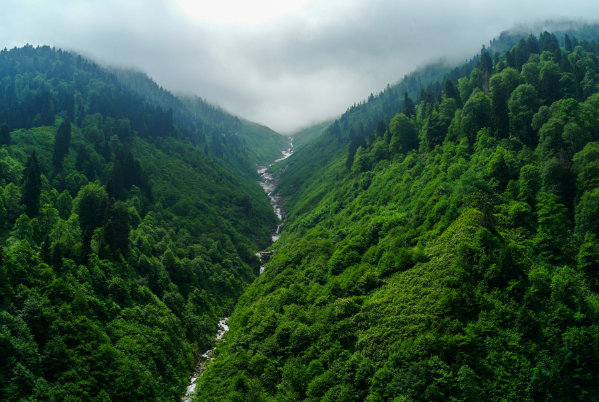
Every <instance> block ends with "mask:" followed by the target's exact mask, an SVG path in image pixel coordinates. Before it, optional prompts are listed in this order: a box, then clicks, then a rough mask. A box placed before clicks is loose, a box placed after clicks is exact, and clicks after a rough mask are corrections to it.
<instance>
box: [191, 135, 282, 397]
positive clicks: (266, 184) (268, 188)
mask: <svg viewBox="0 0 599 402" xmlns="http://www.w3.org/2000/svg"><path fill="white" fill-rule="evenodd" d="M282 153H283V156H282V157H280V158H279V159H277V160H275V161H274V162H273V163H276V162H279V161H282V160H284V159H287V158H289V157H290V156H291V155H292V154H293V140H292V139H290V140H289V148H287V149H286V150H284V151H282ZM273 163H270V164H267V165H260V166H257V170H258V174H259V175H260V176H262V178H261V179H260V181H258V184H260V187H262V188H263V189H264V191H265V192H266V194H268V198H269V200H270V205H272V208H273V209H274V211H275V214H276V215H277V217H278V218H279V219H280V220H281V221H284V220H285V211H284V210H283V205H285V202H286V201H287V198H288V197H281V196H279V195H276V194H273V191H275V188H276V187H277V184H279V177H273V175H272V174H271V173H267V172H266V170H267V169H268V168H269V167H270V166H271V165H272V164H273ZM281 226H282V224H281V225H278V226H277V228H276V229H275V230H273V232H272V241H273V243H274V242H276V241H277V240H279V237H280V236H281ZM271 253H272V251H271V252H266V251H260V252H258V253H256V255H257V256H258V257H259V258H260V263H261V265H260V274H262V272H264V264H266V262H267V261H268V259H269V258H270V255H271ZM228 319H229V318H228V317H224V318H221V320H220V321H219V322H218V331H216V335H215V336H214V339H215V340H216V343H217V344H218V342H219V341H220V340H221V339H222V337H223V336H224V335H225V333H226V332H227V331H228V330H229V325H228V324H227V321H228ZM215 347H216V346H215ZM213 351H214V348H212V349H209V350H207V351H206V352H205V353H203V354H202V355H200V356H198V364H197V365H196V370H195V371H194V372H193V373H191V375H190V377H189V385H188V386H187V390H186V391H185V395H184V396H183V398H181V401H183V402H189V401H191V400H192V397H193V393H194V391H195V389H196V385H197V381H198V378H199V377H200V376H201V375H202V373H203V372H204V370H206V367H207V366H208V362H209V361H210V360H212V358H213Z"/></svg>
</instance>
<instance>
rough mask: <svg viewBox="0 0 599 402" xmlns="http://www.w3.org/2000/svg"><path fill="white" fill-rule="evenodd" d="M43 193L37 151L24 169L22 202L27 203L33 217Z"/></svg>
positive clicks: (29, 212)
mask: <svg viewBox="0 0 599 402" xmlns="http://www.w3.org/2000/svg"><path fill="white" fill-rule="evenodd" d="M41 193H42V179H41V172H40V168H39V165H38V162H37V155H36V154H35V151H33V153H32V154H31V156H30V157H29V159H27V167H26V168H25V170H24V171H23V195H22V197H21V203H22V204H25V206H26V211H27V215H28V216H29V217H30V218H33V217H34V216H35V215H36V214H37V212H38V210H39V203H40V195H41Z"/></svg>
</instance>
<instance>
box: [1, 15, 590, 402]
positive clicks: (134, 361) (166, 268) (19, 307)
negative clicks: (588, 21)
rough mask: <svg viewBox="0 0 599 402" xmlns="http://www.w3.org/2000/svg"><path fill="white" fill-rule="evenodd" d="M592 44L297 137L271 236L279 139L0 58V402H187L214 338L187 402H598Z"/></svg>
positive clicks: (51, 67)
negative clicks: (191, 385) (189, 400)
mask: <svg viewBox="0 0 599 402" xmlns="http://www.w3.org/2000/svg"><path fill="white" fill-rule="evenodd" d="M598 39H599V26H596V25H584V26H581V27H579V28H578V29H568V30H567V31H556V32H547V31H543V32H541V33H540V34H538V35H537V34H530V33H529V32H526V33H522V32H505V33H502V34H501V35H500V36H499V37H498V38H495V39H494V40H492V41H490V42H489V45H488V46H486V45H485V46H483V47H482V49H481V51H480V53H478V54H476V55H475V56H474V57H472V58H471V59H469V60H468V61H466V62H465V63H464V64H463V65H460V66H449V65H446V64H440V63H438V64H433V65H429V66H426V67H424V68H422V69H419V70H418V71H414V72H413V73H411V74H408V75H406V76H404V78H403V79H402V80H400V81H399V82H397V83H395V84H393V85H387V87H386V88H384V89H383V90H382V91H380V92H378V93H376V94H375V93H371V94H370V95H369V96H368V97H367V99H364V100H363V101H359V102H356V103H354V104H353V105H351V106H350V107H348V108H347V110H346V112H345V113H344V114H343V115H341V116H340V117H339V118H337V119H334V120H331V121H325V122H322V123H321V124H318V125H315V126H313V127H307V128H305V129H303V130H301V131H299V132H298V133H296V135H295V136H294V137H293V141H294V144H295V145H296V146H297V151H296V152H295V153H294V154H293V155H292V156H291V157H289V158H287V159H285V160H282V161H280V162H277V163H275V164H273V165H272V166H270V167H269V172H271V173H273V174H274V175H276V176H277V177H278V179H279V182H278V187H277V189H276V190H275V192H276V193H278V194H280V195H281V196H284V197H289V200H288V201H287V203H286V204H285V211H286V214H285V215H286V221H285V222H281V221H280V220H279V219H278V218H277V216H276V215H275V214H274V212H273V209H272V207H271V205H270V204H269V198H268V196H267V195H266V194H265V193H264V192H263V190H262V188H261V187H260V186H259V185H258V184H257V182H256V181H257V180H259V179H260V176H259V175H258V174H257V172H256V165H257V164H260V165H262V164H266V163H269V162H272V161H273V160H275V159H277V158H278V157H279V156H280V155H281V154H280V151H281V150H282V149H284V148H287V147H288V146H289V138H287V137H284V136H281V135H279V134H277V133H276V132H274V131H272V130H270V129H269V128H267V127H264V126H261V125H259V124H256V123H252V122H249V121H247V120H244V119H242V118H239V117H237V116H233V115H231V114H229V113H227V112H226V111H225V110H223V109H221V108H220V107H218V106H217V105H213V104H210V103H209V102H208V101H207V100H206V99H203V98H201V97H199V96H194V97H183V96H182V97H178V96H175V95H173V94H172V93H171V92H169V91H168V90H166V89H164V88H162V87H161V86H160V85H158V84H157V83H156V82H154V81H153V80H152V79H151V78H149V77H148V76H147V75H145V74H144V73H143V72H139V71H135V70H123V69H116V68H105V67H102V66H100V65H99V64H97V63H96V62H94V61H91V60H88V59H86V58H84V57H82V56H80V55H78V54H76V53H73V52H66V51H62V50H60V49H56V48H54V47H49V46H38V47H33V46H31V45H26V46H24V47H21V48H17V47H15V48H13V49H10V50H8V49H4V50H2V51H0V356H1V358H0V400H3V401H4V400H6V401H98V402H99V401H102V402H106V401H133V400H140V401H141V400H143V401H177V400H181V397H182V395H183V394H184V392H185V388H186V386H187V385H188V378H189V375H190V374H191V373H192V372H193V371H194V369H195V368H196V365H197V363H198V362H199V360H200V355H201V354H202V353H204V352H205V351H206V350H207V349H210V348H212V347H213V346H214V345H215V341H214V335H215V333H216V330H217V322H218V321H219V319H221V318H222V317H230V318H229V325H230V330H229V331H228V332H227V333H226V334H225V336H224V338H223V339H222V341H220V342H219V343H218V344H217V345H216V349H215V350H214V359H213V360H211V361H210V362H209V364H207V366H208V368H207V370H206V371H205V372H204V373H203V375H202V376H201V377H200V378H199V380H198V385H197V387H196V390H195V394H194V395H193V400H195V401H202V402H204V401H206V402H212V401H214V402H216V401H219V402H220V401H231V402H261V401H262V402H274V401H306V402H312V401H327V402H332V401H339V402H341V401H343V402H346V401H349V402H352V401H355V402H361V401H365V402H383V401H385V402H386V401H390V402H399V401H406V402H407V401H506V400H509V401H512V400H513V401H544V400H559V401H597V400H599V397H598V396H597V395H599V238H598V237H599V41H598ZM281 224H282V228H283V230H282V233H281V236H280V238H279V240H278V241H276V242H275V243H272V241H271V230H272V229H273V228H275V227H277V225H281ZM259 250H267V251H268V253H266V254H263V255H268V256H270V259H269V261H268V262H267V263H266V264H265V267H264V271H263V273H262V274H259V272H260V269H261V268H260V266H261V265H262V264H263V263H264V262H263V261H261V260H260V258H259V257H258V256H257V255H256V253H257V252H258V251H259Z"/></svg>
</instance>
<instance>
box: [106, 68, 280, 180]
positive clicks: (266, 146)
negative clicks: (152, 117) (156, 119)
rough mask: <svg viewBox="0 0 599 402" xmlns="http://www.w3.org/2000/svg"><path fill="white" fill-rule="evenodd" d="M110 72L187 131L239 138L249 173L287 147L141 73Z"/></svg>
mask: <svg viewBox="0 0 599 402" xmlns="http://www.w3.org/2000/svg"><path fill="white" fill-rule="evenodd" d="M111 70H112V71H114V73H115V74H116V75H117V77H119V79H120V80H121V81H122V82H123V83H125V84H126V85H128V86H129V87H130V88H131V89H132V90H133V91H135V92H136V93H138V94H139V95H141V96H143V97H144V99H146V100H148V101H149V102H152V103H153V104H156V105H160V106H161V107H162V108H163V109H165V110H168V109H172V110H173V111H174V115H175V116H176V117H177V119H178V121H179V122H180V124H181V125H182V126H184V127H185V128H186V129H187V130H189V131H192V132H193V131H197V130H202V127H206V126H208V127H210V128H208V129H207V130H204V131H213V132H218V134H219V135H220V136H223V137H224V138H227V139H229V138H231V139H232V140H229V141H237V140H236V138H238V141H240V142H241V144H242V145H243V146H244V147H245V148H246V151H245V153H244V155H245V156H247V157H248V158H249V161H250V162H251V165H250V166H249V169H250V171H251V172H253V173H255V166H254V165H255V164H264V163H267V162H270V161H272V160H275V159H277V158H278V157H279V156H280V155H281V150H282V149H285V148H287V147H288V145H289V141H288V140H287V139H286V138H285V137H284V136H282V135H280V134H278V133H276V132H275V131H273V130H271V129H269V128H268V127H265V126H262V125H260V124H257V123H252V122H250V121H247V120H245V119H239V118H238V117H236V116H233V115H231V114H230V113H228V112H226V111H225V110H223V109H221V108H220V107H218V106H214V105H212V104H210V103H209V102H208V101H206V100H205V99H202V98H200V97H198V96H194V97H190V96H181V97H178V96H175V95H173V94H172V93H171V92H169V91H167V90H165V89H164V88H162V87H160V86H159V85H158V84H156V82H154V81H153V80H152V79H151V78H149V77H148V76H147V75H146V74H145V73H143V72H139V71H135V70H127V69H116V68H113V69H111ZM213 138H214V137H211V135H208V136H207V138H206V142H207V143H208V144H211V143H212V141H211V140H212V139H213ZM225 147H226V146H225ZM214 152H216V154H217V155H219V154H220V152H221V151H220V150H219V149H218V146H216V147H215V149H214Z"/></svg>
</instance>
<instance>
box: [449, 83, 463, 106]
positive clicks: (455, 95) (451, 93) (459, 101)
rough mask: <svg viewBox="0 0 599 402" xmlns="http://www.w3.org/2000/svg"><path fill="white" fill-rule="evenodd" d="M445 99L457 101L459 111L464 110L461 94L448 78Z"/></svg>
mask: <svg viewBox="0 0 599 402" xmlns="http://www.w3.org/2000/svg"><path fill="white" fill-rule="evenodd" d="M445 97H446V98H452V99H455V104H456V107H457V108H458V109H461V108H462V106H463V105H462V99H461V98H460V93H459V92H458V90H457V89H456V88H455V86H454V85H453V83H452V82H451V80H450V79H449V78H448V79H447V81H445Z"/></svg>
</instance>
